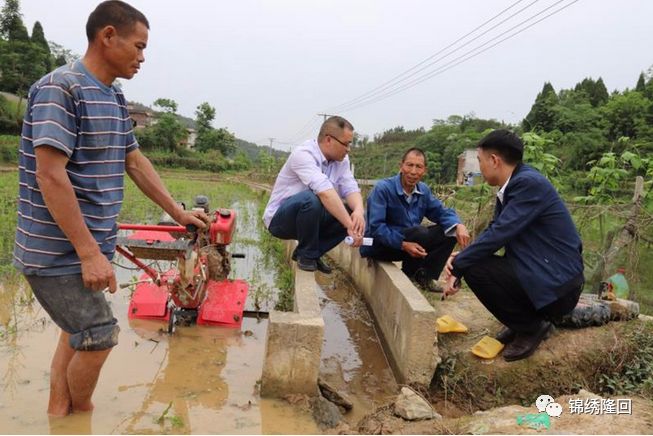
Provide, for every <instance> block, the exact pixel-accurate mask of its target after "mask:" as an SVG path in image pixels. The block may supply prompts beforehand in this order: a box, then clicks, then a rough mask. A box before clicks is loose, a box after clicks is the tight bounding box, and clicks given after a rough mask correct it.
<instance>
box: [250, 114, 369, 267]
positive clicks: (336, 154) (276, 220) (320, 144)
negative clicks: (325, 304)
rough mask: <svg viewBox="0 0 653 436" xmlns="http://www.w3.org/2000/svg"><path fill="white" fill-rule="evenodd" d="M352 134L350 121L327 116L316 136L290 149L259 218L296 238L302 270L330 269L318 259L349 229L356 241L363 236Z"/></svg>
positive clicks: (274, 229) (281, 235)
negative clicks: (351, 154) (351, 160)
mask: <svg viewBox="0 0 653 436" xmlns="http://www.w3.org/2000/svg"><path fill="white" fill-rule="evenodd" d="M353 139H354V127H353V126H352V125H351V123H350V122H349V121H347V120H346V119H344V118H342V117H338V116H333V117H330V118H327V119H326V120H325V121H324V123H323V124H322V127H321V128H320V133H319V134H318V136H317V140H315V139H312V140H309V141H306V142H304V143H303V144H302V145H300V146H299V147H297V148H296V149H295V150H294V151H293V152H292V153H291V154H290V156H289V157H288V160H287V161H286V163H285V164H284V166H283V168H281V171H280V172H279V176H278V177H277V180H276V182H275V183H274V187H273V188H272V194H271V195H270V201H269V202H268V204H267V207H266V208H265V212H264V214H263V221H264V222H265V226H266V227H267V228H268V230H269V231H270V233H272V235H273V236H275V237H277V238H280V239H297V242H298V244H297V248H296V249H295V252H294V253H293V259H295V260H297V266H298V267H299V268H300V269H302V270H304V271H315V270H318V271H321V272H323V273H325V274H329V273H330V272H331V268H330V267H329V266H328V265H327V264H325V263H324V262H323V261H322V259H321V257H322V255H323V254H324V253H326V252H327V251H329V250H331V249H332V248H333V247H335V246H336V245H338V243H340V242H342V240H343V239H344V238H345V237H346V236H347V235H349V236H351V237H352V238H354V244H353V245H354V246H355V247H358V246H360V244H361V242H362V236H363V233H364V232H365V218H364V217H363V198H362V197H361V193H360V189H359V188H358V183H356V180H354V176H353V175H352V173H351V169H350V168H349V158H348V157H347V153H349V149H350V147H351V142H352V140H353ZM343 199H345V201H346V202H347V206H345V204H344V203H343Z"/></svg>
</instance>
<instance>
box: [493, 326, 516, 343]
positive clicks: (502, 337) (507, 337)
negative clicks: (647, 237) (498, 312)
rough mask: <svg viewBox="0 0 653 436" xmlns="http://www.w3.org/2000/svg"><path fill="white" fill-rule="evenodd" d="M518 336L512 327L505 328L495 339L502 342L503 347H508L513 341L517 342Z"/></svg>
mask: <svg viewBox="0 0 653 436" xmlns="http://www.w3.org/2000/svg"><path fill="white" fill-rule="evenodd" d="M516 336H517V332H515V331H514V330H512V329H511V328H510V327H504V328H503V329H501V331H499V333H497V335H496V336H495V337H494V339H496V340H497V341H499V342H501V343H502V344H503V345H508V344H509V343H511V342H512V341H514V340H515V337H516Z"/></svg>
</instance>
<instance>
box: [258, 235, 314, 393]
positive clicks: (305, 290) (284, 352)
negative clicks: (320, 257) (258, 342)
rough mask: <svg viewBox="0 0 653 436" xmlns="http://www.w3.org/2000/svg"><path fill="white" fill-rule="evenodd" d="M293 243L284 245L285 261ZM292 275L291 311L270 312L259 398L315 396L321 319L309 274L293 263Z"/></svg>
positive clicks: (289, 242) (312, 277)
mask: <svg viewBox="0 0 653 436" xmlns="http://www.w3.org/2000/svg"><path fill="white" fill-rule="evenodd" d="M296 244H297V242H296V241H288V242H287V243H286V254H287V259H288V261H289V262H290V254H291V253H292V250H294V247H295V245H296ZM293 267H294V268H295V270H294V276H295V293H294V310H293V312H279V311H276V310H273V311H271V312H270V321H269V325H268V331H267V338H266V344H265V361H264V364H263V374H262V377H261V395H262V396H264V397H278V398H280V397H283V396H285V395H288V394H307V395H310V396H313V395H316V394H317V392H318V387H317V378H318V374H319V370H320V357H321V353H322V339H323V337H324V320H323V319H322V316H321V314H320V303H319V301H318V298H317V294H316V292H315V289H316V286H317V284H316V283H315V276H314V274H313V273H309V272H306V271H301V270H299V269H297V268H296V265H295V263H294V262H293Z"/></svg>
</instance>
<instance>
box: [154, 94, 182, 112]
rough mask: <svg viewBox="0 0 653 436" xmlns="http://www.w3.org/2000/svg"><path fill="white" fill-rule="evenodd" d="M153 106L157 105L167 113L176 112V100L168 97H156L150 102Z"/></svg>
mask: <svg viewBox="0 0 653 436" xmlns="http://www.w3.org/2000/svg"><path fill="white" fill-rule="evenodd" d="M152 104H153V105H154V106H158V107H160V108H161V109H163V111H164V112H166V113H169V114H176V113H177V102H176V101H174V100H172V99H169V98H157V99H156V100H154V103H152Z"/></svg>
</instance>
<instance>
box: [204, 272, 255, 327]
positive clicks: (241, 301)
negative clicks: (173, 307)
mask: <svg viewBox="0 0 653 436" xmlns="http://www.w3.org/2000/svg"><path fill="white" fill-rule="evenodd" d="M248 290H249V287H248V285H247V282H246V281H244V280H221V281H219V282H218V281H214V280H210V281H209V283H208V284H207V290H206V299H205V300H204V302H203V303H202V305H201V306H200V310H199V313H198V315H197V324H204V325H220V326H225V327H236V328H237V327H240V325H241V323H242V322H243V310H244V309H245V300H246V299H247V292H248Z"/></svg>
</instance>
